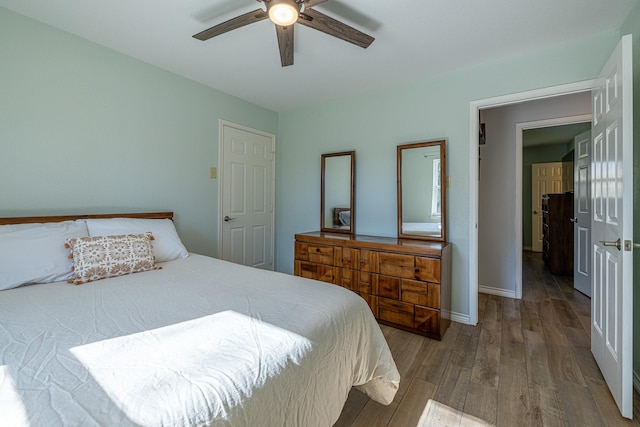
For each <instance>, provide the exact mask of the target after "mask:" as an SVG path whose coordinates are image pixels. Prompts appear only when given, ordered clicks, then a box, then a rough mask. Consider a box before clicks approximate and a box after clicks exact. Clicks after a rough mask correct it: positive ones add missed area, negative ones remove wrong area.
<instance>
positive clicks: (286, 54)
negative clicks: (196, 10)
mask: <svg viewBox="0 0 640 427" xmlns="http://www.w3.org/2000/svg"><path fill="white" fill-rule="evenodd" d="M257 1H259V2H261V3H264V4H265V5H266V7H267V10H266V11H265V10H263V9H256V10H254V11H252V12H248V13H245V14H243V15H240V16H237V17H235V18H232V19H230V20H228V21H225V22H223V23H222V24H218V25H215V26H213V27H211V28H209V29H207V30H204V31H202V32H200V33H198V34H196V35H194V36H193V37H194V38H196V39H198V40H202V41H205V40H209V39H210V38H212V37H215V36H219V35H220V34H224V33H226V32H228V31H231V30H235V29H236V28H240V27H244V26H245V25H249V24H253V23H255V22H260V21H263V20H265V19H267V18H269V19H271V21H273V23H274V24H276V34H277V36H278V47H279V49H280V62H281V63H282V66H283V67H286V66H289V65H293V24H295V23H298V24H301V25H304V26H305V27H310V28H313V29H315V30H318V31H322V32H323V33H325V34H329V35H330V36H333V37H337V38H339V39H342V40H345V41H347V42H349V43H353V44H355V45H356V46H360V47H362V48H365V49H366V48H367V47H369V45H370V44H371V43H373V40H374V38H373V37H371V36H369V35H367V34H365V33H363V32H361V31H358V30H356V29H355V28H353V27H350V26H348V25H347V24H344V23H342V22H340V21H338V20H335V19H333V18H331V17H330V16H327V15H325V14H324V13H321V12H318V11H317V10H313V9H312V7H313V6H316V5H318V4H320V3H324V2H326V1H327V0H257Z"/></svg>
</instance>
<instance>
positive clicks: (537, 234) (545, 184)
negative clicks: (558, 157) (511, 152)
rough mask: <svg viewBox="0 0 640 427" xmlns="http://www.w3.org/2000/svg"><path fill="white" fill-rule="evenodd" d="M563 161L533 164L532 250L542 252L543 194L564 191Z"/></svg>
mask: <svg viewBox="0 0 640 427" xmlns="http://www.w3.org/2000/svg"><path fill="white" fill-rule="evenodd" d="M562 191H563V188H562V162H552V163H534V164H532V165H531V207H532V209H533V211H532V212H531V250H532V251H533V252H542V196H543V195H544V194H551V193H554V194H555V193H562Z"/></svg>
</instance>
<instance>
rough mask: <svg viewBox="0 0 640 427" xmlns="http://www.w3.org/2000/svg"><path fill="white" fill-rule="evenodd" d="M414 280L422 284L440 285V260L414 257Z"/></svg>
mask: <svg viewBox="0 0 640 427" xmlns="http://www.w3.org/2000/svg"><path fill="white" fill-rule="evenodd" d="M415 278H416V279H417V280H422V281H424V282H432V283H440V260H439V259H436V258H427V257H419V256H418V257H416V268H415Z"/></svg>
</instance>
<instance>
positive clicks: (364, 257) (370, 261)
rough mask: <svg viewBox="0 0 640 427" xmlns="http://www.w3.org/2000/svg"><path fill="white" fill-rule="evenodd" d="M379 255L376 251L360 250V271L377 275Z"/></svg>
mask: <svg viewBox="0 0 640 427" xmlns="http://www.w3.org/2000/svg"><path fill="white" fill-rule="evenodd" d="M379 255H380V253H379V252H376V251H369V250H365V249H362V250H360V271H367V272H370V273H377V272H378V259H379Z"/></svg>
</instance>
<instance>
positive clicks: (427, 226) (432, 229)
mask: <svg viewBox="0 0 640 427" xmlns="http://www.w3.org/2000/svg"><path fill="white" fill-rule="evenodd" d="M402 233H403V234H415V235H418V236H441V235H442V224H441V223H439V222H403V223H402Z"/></svg>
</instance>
